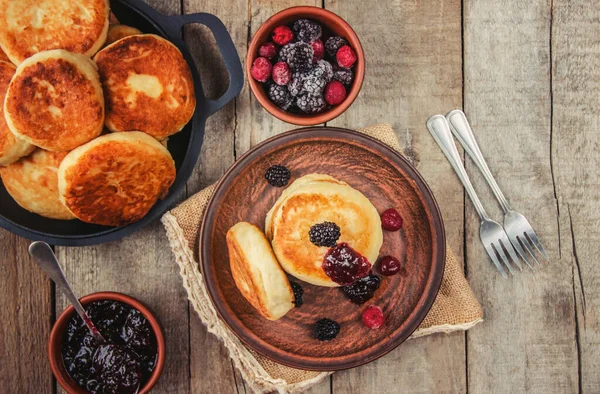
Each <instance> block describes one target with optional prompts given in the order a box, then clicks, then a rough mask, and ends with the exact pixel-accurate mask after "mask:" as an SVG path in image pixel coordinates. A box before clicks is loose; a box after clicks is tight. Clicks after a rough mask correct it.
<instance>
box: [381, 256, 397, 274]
mask: <svg viewBox="0 0 600 394" xmlns="http://www.w3.org/2000/svg"><path fill="white" fill-rule="evenodd" d="M401 269H402V265H401V264H400V262H399V261H398V259H397V258H395V257H392V256H384V257H382V258H381V260H380V261H379V272H381V273H382V274H383V275H385V276H392V275H396V274H397V273H398V272H400V270H401Z"/></svg>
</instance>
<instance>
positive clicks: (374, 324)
mask: <svg viewBox="0 0 600 394" xmlns="http://www.w3.org/2000/svg"><path fill="white" fill-rule="evenodd" d="M362 321H363V323H365V326H367V327H369V328H371V329H376V328H379V327H381V326H383V323H385V317H384V316H383V311H382V310H381V308H380V307H378V306H377V305H369V306H368V307H367V309H365V311H364V312H363V314H362Z"/></svg>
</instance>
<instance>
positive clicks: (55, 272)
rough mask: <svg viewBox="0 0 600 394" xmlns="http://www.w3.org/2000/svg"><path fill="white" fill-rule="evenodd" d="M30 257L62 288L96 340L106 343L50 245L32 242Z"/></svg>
mask: <svg viewBox="0 0 600 394" xmlns="http://www.w3.org/2000/svg"><path fill="white" fill-rule="evenodd" d="M29 255H30V256H31V257H32V258H33V259H34V260H35V262H36V263H38V265H39V266H40V267H42V269H43V270H44V271H45V272H46V273H47V274H48V276H49V277H50V279H52V280H53V281H54V283H56V285H57V286H58V287H60V288H61V290H62V292H63V294H64V295H65V296H66V297H67V299H68V300H69V301H70V302H71V304H72V305H73V307H74V308H75V311H76V312H77V314H78V315H79V316H81V318H82V319H83V321H84V323H85V324H86V325H87V326H88V327H89V329H90V330H91V331H92V335H93V336H94V338H95V339H96V340H99V341H100V342H104V338H103V337H102V335H101V334H100V332H98V329H97V328H96V326H94V324H93V323H92V321H91V320H90V318H89V316H88V315H87V313H86V312H85V310H84V309H83V306H82V305H81V303H80V302H79V299H78V298H77V296H76V295H75V293H74V292H73V290H72V289H71V286H70V285H69V282H68V281H67V278H65V273H64V272H63V270H62V268H60V264H58V261H57V260H56V255H55V254H54V252H53V251H52V248H51V247H50V245H48V244H47V243H45V242H42V241H35V242H32V243H31V245H29Z"/></svg>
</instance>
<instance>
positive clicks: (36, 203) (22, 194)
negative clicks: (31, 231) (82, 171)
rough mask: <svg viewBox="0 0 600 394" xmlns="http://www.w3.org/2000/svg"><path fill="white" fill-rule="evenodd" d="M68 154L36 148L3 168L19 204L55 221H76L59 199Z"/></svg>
mask: <svg viewBox="0 0 600 394" xmlns="http://www.w3.org/2000/svg"><path fill="white" fill-rule="evenodd" d="M66 155H67V153H66V152H49V151H45V150H43V149H36V151H35V152H33V153H32V154H31V155H29V156H27V157H24V158H22V159H21V160H19V161H17V162H16V163H13V164H11V165H9V166H8V167H0V176H1V177H2V182H3V183H4V187H6V190H7V191H8V193H9V194H10V195H11V196H12V198H14V199H15V201H16V202H17V204H19V205H20V206H21V207H23V208H25V209H26V210H28V211H30V212H34V213H37V214H38V215H42V216H45V217H47V218H52V219H63V220H69V219H75V216H73V215H72V214H71V212H69V210H68V209H67V208H66V207H65V206H64V205H63V203H62V202H61V201H60V198H59V196H58V176H57V173H58V166H59V165H60V163H61V161H62V160H63V159H64V157H65V156H66Z"/></svg>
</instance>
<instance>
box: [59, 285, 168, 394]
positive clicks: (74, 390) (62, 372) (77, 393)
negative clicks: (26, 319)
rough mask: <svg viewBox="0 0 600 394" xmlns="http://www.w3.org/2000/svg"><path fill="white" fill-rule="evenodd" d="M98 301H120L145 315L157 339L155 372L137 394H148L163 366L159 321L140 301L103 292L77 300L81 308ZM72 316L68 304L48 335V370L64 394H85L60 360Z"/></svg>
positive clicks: (72, 309)
mask: <svg viewBox="0 0 600 394" xmlns="http://www.w3.org/2000/svg"><path fill="white" fill-rule="evenodd" d="M100 300H112V301H120V302H122V303H124V304H127V305H129V306H131V307H132V308H135V309H137V310H138V311H140V312H141V313H142V315H144V317H145V318H146V319H147V320H148V323H150V326H151V327H152V330H153V331H154V335H155V336H156V347H157V353H158V355H157V360H156V366H155V367H154V371H152V375H150V379H148V381H147V382H146V384H145V385H144V386H143V387H141V388H140V390H139V394H145V393H148V392H150V390H151V389H152V387H154V385H155V384H156V382H157V381H158V378H159V377H160V374H161V373H162V370H163V367H164V364H165V354H166V352H165V349H166V347H165V336H164V333H163V329H162V326H161V324H160V322H159V321H158V318H157V317H156V315H155V314H154V312H153V311H151V310H150V308H148V307H147V306H145V305H144V304H142V303H141V302H140V301H138V300H136V299H135V298H133V297H130V296H128V295H126V294H122V293H115V292H111V291H104V292H99V293H93V294H90V295H87V296H85V297H82V298H80V299H79V301H80V302H81V304H82V305H86V304H89V303H90V302H93V301H100ZM74 313H75V308H73V306H72V305H70V306H69V307H67V308H66V309H65V310H64V311H63V312H62V313H61V315H60V316H59V317H58V319H56V322H55V323H54V327H52V331H51V332H50V339H49V341H48V359H49V360H50V368H51V369H52V373H53V374H54V377H55V378H56V380H57V381H58V383H59V384H60V385H61V386H62V388H63V389H64V390H65V391H66V392H67V393H69V394H87V393H88V392H87V391H85V390H84V389H82V388H81V387H80V386H79V385H78V384H77V383H75V381H74V380H73V379H71V377H70V376H69V374H68V372H67V370H66V369H65V367H64V364H63V359H62V352H61V345H62V340H63V335H64V332H65V329H66V326H67V324H68V322H69V319H71V317H72V316H73V314H74Z"/></svg>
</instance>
